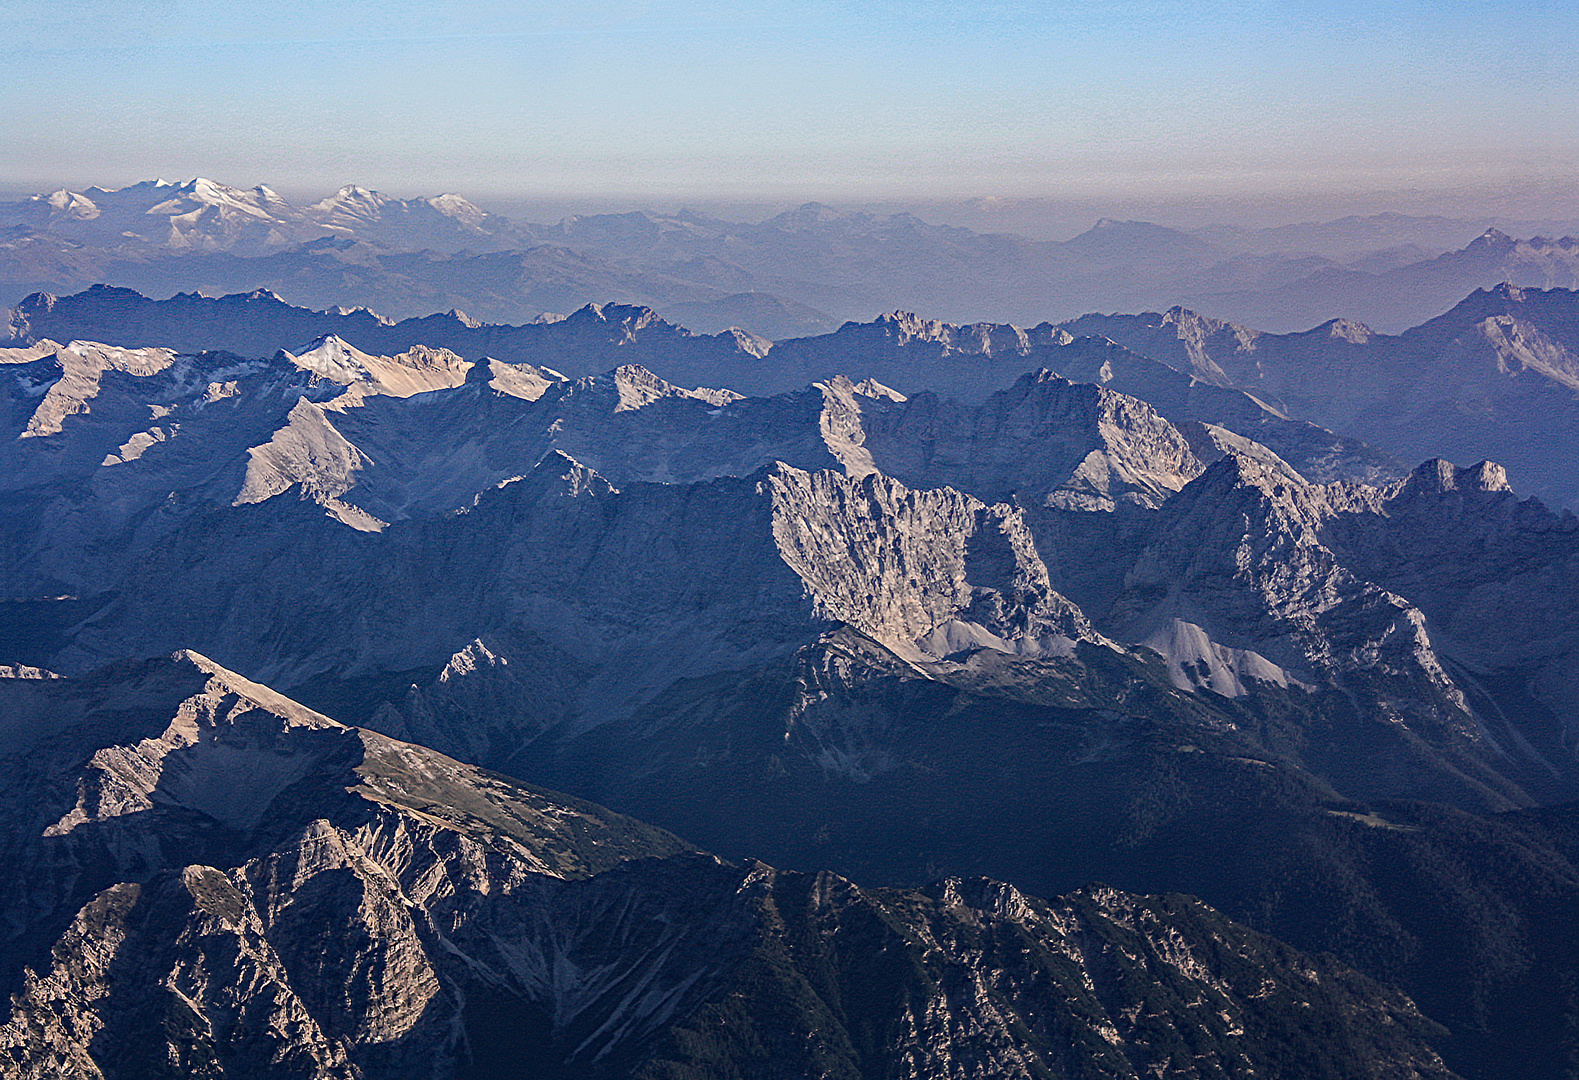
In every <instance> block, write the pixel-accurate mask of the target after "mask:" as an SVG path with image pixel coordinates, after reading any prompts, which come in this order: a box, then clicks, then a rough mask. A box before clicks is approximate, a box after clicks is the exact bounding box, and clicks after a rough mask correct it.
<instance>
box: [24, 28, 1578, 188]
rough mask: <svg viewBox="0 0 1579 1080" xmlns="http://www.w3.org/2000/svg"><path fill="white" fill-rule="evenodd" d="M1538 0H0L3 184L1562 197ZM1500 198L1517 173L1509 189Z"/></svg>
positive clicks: (1570, 173) (1559, 41)
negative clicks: (321, 0)
mask: <svg viewBox="0 0 1579 1080" xmlns="http://www.w3.org/2000/svg"><path fill="white" fill-rule="evenodd" d="M1576 10H1579V8H1576V6H1575V5H1572V4H1566V3H1561V2H1558V0H1530V2H1525V3H1519V4H1511V3H1504V2H1500V0H1495V2H1465V0H1430V2H1425V0H1419V2H1412V0H1369V2H1364V3H1361V2H1351V0H1336V2H1333V0H1328V2H1324V3H1305V2H1293V0H1284V2H1233V3H1216V4H1211V3H1208V4H1185V3H1178V2H1173V0H1120V2H1113V0H1086V2H1083V3H1062V2H1051V3H990V2H989V3H970V4H967V3H957V2H947V0H911V2H907V3H876V2H839V0H816V2H795V0H788V2H782V0H781V2H776V3H757V2H755V0H731V2H722V0H720V2H714V0H691V2H684V3H681V2H659V0H654V2H647V3H640V2H629V3H621V2H615V3H604V4H594V5H574V4H566V3H539V2H525V3H494V2H492V0H465V2H453V0H427V2H422V3H408V2H406V0H393V2H392V0H380V2H377V3H370V2H364V0H351V2H342V3H339V4H336V5H332V6H326V5H321V4H311V5H309V4H307V3H304V2H301V0H275V2H272V3H269V4H260V3H251V2H241V3H228V4H216V3H213V2H211V0H205V2H202V3H197V2H191V0H143V2H140V3H137V4H131V3H124V2H119V0H115V2H110V0H53V2H51V3H48V4H39V3H25V2H23V0H0V100H3V101H4V103H5V107H4V109H0V146H4V147H6V148H7V152H6V153H4V154H0V187H4V188H6V189H9V190H12V191H42V190H50V189H53V188H57V187H62V186H65V187H72V188H76V189H81V188H83V187H86V186H88V185H91V184H99V185H101V186H105V187H117V186H121V185H123V184H128V183H134V182H136V181H139V180H144V179H152V178H154V177H162V178H165V179H170V180H179V179H186V178H188V177H191V176H198V175H202V176H208V177H211V178H213V179H216V180H220V181H222V182H224V183H228V184H233V185H237V186H244V187H245V186H252V185H254V184H261V183H267V184H269V185H270V186H272V187H274V188H276V189H277V190H279V191H281V192H282V193H284V194H286V195H287V196H288V197H292V198H295V197H302V196H312V197H319V196H321V195H323V194H326V193H328V192H329V191H332V190H334V189H335V188H337V187H339V186H340V185H341V184H344V183H352V182H354V183H359V184H362V185H364V186H368V187H374V188H378V189H379V190H383V191H387V192H389V193H391V194H394V195H399V196H402V197H412V196H416V195H430V194H436V193H437V192H439V191H459V192H461V193H463V194H466V195H468V196H469V197H472V198H474V199H478V200H479V201H482V200H486V199H488V198H495V199H503V200H509V199H514V200H525V201H531V200H543V201H550V202H551V201H554V200H561V201H567V200H583V201H591V202H597V201H598V200H605V201H609V202H610V203H618V202H626V203H639V202H642V201H648V202H652V203H654V204H660V203H664V202H670V201H674V200H677V199H692V200H706V199H713V200H724V201H728V200H740V201H752V200H756V201H761V202H767V203H772V202H785V203H789V202H798V201H802V200H806V199H823V200H825V201H831V202H835V203H839V202H844V203H851V202H863V201H864V202H874V201H881V200H906V199H909V200H947V199H977V200H980V199H988V200H990V199H1009V200H1013V199H1042V200H1059V199H1065V200H1087V201H1090V200H1096V201H1101V200H1104V199H1105V200H1109V201H1113V202H1122V201H1124V200H1129V201H1132V202H1133V201H1139V202H1145V201H1146V200H1159V199H1161V200H1167V199H1173V200H1185V201H1189V200H1197V201H1199V200H1207V201H1208V202H1209V201H1210V200H1213V199H1218V200H1223V199H1226V200H1233V199H1240V200H1255V199H1267V198H1271V199H1279V198H1281V199H1285V200H1288V199H1293V200H1295V201H1297V200H1298V199H1300V198H1306V197H1308V198H1309V199H1310V200H1312V201H1313V202H1320V201H1321V200H1322V199H1326V200H1328V201H1329V202H1332V201H1333V200H1336V203H1334V205H1337V204H1340V203H1342V201H1343V200H1344V198H1350V199H1351V201H1352V199H1353V198H1358V197H1360V196H1361V195H1363V196H1364V197H1365V198H1371V197H1373V196H1374V197H1378V198H1382V197H1385V196H1386V194H1387V193H1389V192H1402V193H1413V197H1414V198H1415V201H1416V203H1418V204H1420V205H1421V206H1424V205H1426V204H1430V203H1432V200H1433V199H1434V200H1435V202H1436V204H1440V206H1441V207H1442V208H1447V207H1448V205H1449V204H1452V203H1455V200H1456V201H1457V202H1464V203H1466V204H1467V203H1474V202H1476V201H1477V200H1479V201H1480V202H1485V201H1486V200H1488V199H1489V200H1496V199H1499V198H1500V199H1502V200H1503V201H1504V202H1505V203H1508V204H1509V205H1508V206H1507V207H1505V210H1506V211H1507V212H1511V213H1514V214H1519V213H1522V214H1523V215H1524V216H1540V215H1542V214H1545V215H1549V216H1553V217H1579V184H1576V180H1579V77H1576V76H1575V75H1574V74H1573V72H1572V69H1571V63H1572V57H1573V56H1575V55H1576V53H1579V49H1576V47H1579V14H1576ZM1515 204H1516V205H1515Z"/></svg>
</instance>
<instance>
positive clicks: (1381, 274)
mask: <svg viewBox="0 0 1579 1080" xmlns="http://www.w3.org/2000/svg"><path fill="white" fill-rule="evenodd" d="M1490 224H1491V222H1489V221H1486V220H1482V221H1470V220H1452V219H1445V218H1440V217H1408V216H1405V215H1400V214H1378V215H1374V216H1371V217H1358V218H1347V219H1343V220H1339V221H1334V222H1328V223H1324V224H1308V225H1293V226H1285V227H1280V228H1272V229H1260V230H1247V229H1235V228H1227V227H1221V228H1213V229H1205V230H1200V231H1197V232H1193V233H1192V232H1185V231H1181V230H1177V229H1172V228H1167V227H1164V226H1161V225H1156V224H1151V223H1147V222H1136V221H1111V220H1104V221H1100V222H1098V223H1097V224H1096V225H1095V226H1094V227H1093V228H1091V229H1090V230H1089V231H1087V232H1085V233H1082V234H1080V235H1079V236H1076V237H1074V238H1073V239H1070V240H1067V241H1045V240H1031V239H1026V238H1024V237H1020V236H1013V235H997V234H983V233H977V232H973V231H971V230H969V229H965V228H960V227H954V226H945V225H934V224H929V223H927V222H925V221H922V220H920V219H919V218H917V217H915V216H912V215H910V214H890V215H872V214H867V213H842V212H839V211H837V210H834V209H832V208H830V207H827V206H823V205H820V204H807V205H805V206H802V207H800V208H798V209H795V210H791V211H788V212H786V213H782V214H779V215H777V216H775V217H772V218H769V219H768V220H766V221H762V222H756V223H752V222H738V221H724V220H719V219H717V218H713V217H709V216H706V215H701V214H696V213H691V212H688V211H681V212H679V213H675V214H655V213H648V212H633V213H624V214H601V215H597V214H594V215H583V216H575V217H568V218H565V219H564V220H562V221H560V222H558V223H557V224H554V225H539V224H530V223H524V222H514V221H511V220H508V219H506V218H503V217H501V216H499V215H496V214H491V213H488V212H485V211H483V210H481V209H479V208H478V207H477V206H475V205H473V204H472V203H470V202H469V201H467V200H466V199H464V198H462V197H460V196H458V195H441V196H437V197H435V198H426V199H395V198H391V197H388V196H385V195H382V194H380V193H378V192H374V191H368V190H366V189H363V188H359V187H354V186H352V187H345V188H342V189H341V190H340V191H338V192H336V193H335V194H334V195H331V196H329V197H328V198H326V199H323V200H322V201H320V202H317V203H313V204H310V205H305V206H297V205H293V204H291V203H289V202H287V201H286V200H285V199H283V198H281V197H280V196H279V195H278V194H276V193H275V192H273V191H271V190H270V189H268V188H266V187H258V188H252V189H239V188H232V187H228V186H226V185H223V184H218V183H215V182H213V181H210V180H205V179H196V180H191V181H188V182H186V183H182V184H171V183H164V182H162V181H150V182H147V183H142V184H137V185H134V186H131V187H127V188H121V189H119V190H116V191H106V190H103V189H100V188H90V189H88V190H87V191H84V192H72V191H65V190H62V191H57V192H54V193H52V194H48V195H38V196H34V197H32V198H29V199H25V200H22V201H20V202H13V203H8V204H0V303H3V304H12V303H15V302H16V301H18V300H20V299H21V298H22V297H23V296H25V295H27V294H28V293H32V292H39V291H42V292H50V293H54V294H57V295H60V294H65V293H71V292H76V291H78V290H80V289H81V288H83V287H85V286H88V285H91V284H95V283H100V282H103V283H109V284H115V285H122V286H126V287H129V288H133V289H137V290H139V291H141V292H143V293H145V294H148V295H153V296H168V295H170V294H171V293H174V292H177V291H203V292H206V293H209V294H211V295H219V294H228V293H238V292H251V291H254V290H256V289H260V288H263V289H269V290H271V291H273V292H275V293H277V294H278V295H280V296H282V297H284V298H285V299H286V300H287V301H289V302H291V303H293V304H297V305H301V306H305V307H310V308H320V309H322V308H331V307H336V306H344V307H371V308H374V309H376V310H378V311H380V312H382V313H384V314H386V315H389V316H391V317H394V318H404V317H410V316H415V315H423V314H427V313H430V312H434V311H445V310H450V309H459V310H462V311H465V312H467V313H469V314H470V315H471V316H472V317H474V318H478V319H481V320H485V321H488V322H515V323H518V322H526V321H529V320H531V319H533V318H535V317H536V316H537V315H539V314H540V313H542V312H545V311H547V312H560V313H564V312H569V311H572V310H575V309H576V308H579V307H582V306H584V305H585V304H587V303H593V302H598V303H602V302H608V301H615V302H620V303H625V304H634V305H640V306H649V307H653V308H655V309H657V310H660V311H662V312H663V313H664V314H665V315H666V316H667V317H668V318H671V319H673V320H674V321H676V322H677V323H679V324H681V325H683V326H685V327H687V328H689V329H691V330H693V331H696V332H698V333H714V332H717V331H719V330H723V329H727V328H728V327H730V326H738V327H741V328H743V329H746V330H749V331H752V332H754V333H757V334H760V335H762V336H764V337H767V338H770V339H775V340H777V339H781V338H789V337H803V336H807V335H811V334H817V333H822V332H826V331H829V330H833V329H835V328H837V326H838V325H839V324H840V323H842V322H844V321H846V320H850V319H868V318H871V317H872V315H874V314H876V313H877V312H880V311H888V310H893V309H895V308H903V309H906V310H912V311H923V312H926V313H927V314H928V315H930V316H932V317H935V318H943V319H951V320H954V321H976V320H981V319H987V320H992V321H997V322H1012V323H1018V324H1025V325H1029V324H1034V323H1037V322H1041V321H1042V320H1044V319H1053V320H1055V321H1056V320H1061V319H1067V318H1072V317H1074V316H1077V315H1080V314H1082V313H1084V312H1089V311H1106V312H1111V311H1146V310H1159V311H1161V310H1166V309H1168V308H1170V307H1173V306H1176V305H1182V306H1185V307H1190V308H1193V309H1196V310H1202V311H1208V312H1211V313H1212V314H1214V315H1215V316H1217V317H1219V318H1225V319H1230V320H1233V321H1236V322H1241V323H1245V324H1248V325H1251V326H1255V327H1258V328H1260V329H1263V330H1268V331H1275V332H1292V331H1299V330H1306V329H1309V328H1310V327H1312V326H1314V325H1316V324H1318V323H1320V322H1324V321H1326V320H1328V319H1331V318H1334V317H1341V318H1347V319H1351V320H1355V321H1359V322H1363V323H1365V324H1366V325H1368V326H1370V327H1371V328H1372V329H1373V330H1376V331H1379V332H1384V333H1396V332H1399V331H1402V330H1404V329H1406V328H1408V327H1410V326H1414V325H1417V324H1419V323H1421V322H1424V321H1426V320H1427V319H1430V318H1432V317H1434V316H1436V315H1440V314H1441V313H1442V312H1444V311H1446V310H1447V309H1448V308H1450V307H1451V306H1452V305H1453V304H1454V303H1456V302H1457V301H1458V300H1460V299H1462V298H1463V297H1464V296H1465V295H1466V294H1468V293H1470V292H1471V291H1473V290H1475V289H1477V288H1489V287H1491V286H1493V285H1496V284H1499V283H1502V282H1508V283H1511V284H1514V285H1520V286H1527V287H1533V288H1542V289H1549V288H1556V287H1561V288H1574V287H1575V286H1579V277H1576V273H1579V242H1576V241H1575V240H1573V239H1572V238H1571V237H1568V236H1560V237H1553V236H1536V235H1529V234H1522V235H1521V236H1519V237H1515V236H1513V235H1508V234H1505V233H1504V232H1502V231H1499V230H1498V229H1496V228H1490V227H1489V225H1490ZM1500 224H1501V225H1502V226H1503V227H1504V228H1509V229H1515V230H1517V229H1519V228H1520V227H1521V225H1520V223H1515V222H1502V223H1500ZM1574 231H1579V224H1576V226H1575V229H1574Z"/></svg>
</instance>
